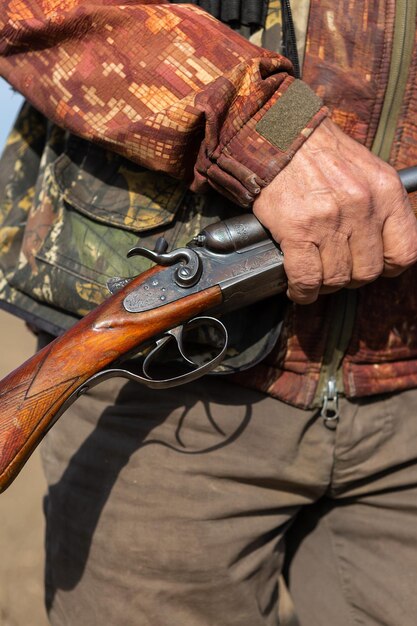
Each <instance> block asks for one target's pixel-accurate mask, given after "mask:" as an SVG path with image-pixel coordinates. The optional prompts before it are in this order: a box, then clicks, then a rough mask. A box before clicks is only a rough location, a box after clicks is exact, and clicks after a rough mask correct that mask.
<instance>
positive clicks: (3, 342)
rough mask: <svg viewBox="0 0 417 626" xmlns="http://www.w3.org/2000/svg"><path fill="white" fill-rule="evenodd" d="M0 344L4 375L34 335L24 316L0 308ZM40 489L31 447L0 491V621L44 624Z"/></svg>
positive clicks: (13, 625)
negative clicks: (21, 466)
mask: <svg viewBox="0 0 417 626" xmlns="http://www.w3.org/2000/svg"><path fill="white" fill-rule="evenodd" d="M0 346H1V347H0V377H1V378H3V376H4V375H5V374H7V373H8V372H10V371H11V370H12V369H14V368H15V367H17V366H18V365H20V364H21V363H22V362H23V361H24V360H25V359H27V358H28V357H29V356H30V355H31V354H32V353H33V351H34V349H35V339H34V337H33V336H32V335H31V333H30V332H29V331H28V330H26V328H25V325H24V323H23V322H21V321H20V320H17V319H16V318H14V317H12V316H11V315H8V314H6V313H4V312H2V311H0ZM0 411H1V404H0ZM44 490H45V481H44V479H43V475H42V469H41V464H40V458H39V455H38V454H37V453H36V452H35V454H34V455H33V456H32V458H31V459H30V460H29V462H28V463H27V465H26V466H25V467H24V469H23V470H22V472H21V474H20V475H19V476H18V478H17V479H16V481H15V482H14V483H13V484H12V485H11V487H9V489H8V490H7V491H6V492H4V493H3V494H1V495H0V555H1V557H0V626H46V625H47V624H48V621H47V619H46V614H45V609H44V606H43V532H44V527H43V516H42V498H43V494H44Z"/></svg>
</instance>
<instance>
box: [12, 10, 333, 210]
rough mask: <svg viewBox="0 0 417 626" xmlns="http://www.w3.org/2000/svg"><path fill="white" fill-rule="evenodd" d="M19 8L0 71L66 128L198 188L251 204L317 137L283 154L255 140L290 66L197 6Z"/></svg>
mask: <svg viewBox="0 0 417 626" xmlns="http://www.w3.org/2000/svg"><path fill="white" fill-rule="evenodd" d="M52 5H54V6H55V8H52ZM11 6H12V5H11V3H10V2H6V3H4V4H3V5H2V7H1V8H0V28H1V43H0V55H1V57H0V74H1V75H3V76H4V77H5V78H6V79H7V80H8V81H9V82H10V83H11V84H12V85H13V86H14V87H15V88H16V89H17V90H18V91H20V92H21V93H23V94H24V95H25V97H26V98H27V99H28V100H30V101H31V102H32V104H34V106H35V107H36V108H38V109H39V110H40V111H41V112H42V113H43V114H45V115H46V116H47V117H48V118H49V119H52V120H53V121H54V122H56V123H57V124H58V125H60V126H63V127H65V128H68V129H69V130H70V131H71V132H74V133H75V134H77V135H79V136H82V137H84V138H87V139H91V140H92V141H95V142H97V143H100V144H102V145H104V146H106V147H108V148H110V149H112V150H114V151H117V152H119V153H121V154H123V155H124V156H126V157H128V158H129V159H131V160H133V161H135V162H137V163H140V164H141V165H143V166H145V167H148V168H151V169H155V170H162V171H164V172H167V173H169V174H171V175H172V176H175V177H177V178H183V179H186V180H188V181H189V182H190V184H191V185H192V187H193V188H194V189H201V188H203V187H204V185H205V184H206V183H207V181H209V182H210V183H211V184H212V185H213V186H214V187H216V188H217V189H218V190H219V191H221V192H222V193H225V194H226V195H229V196H231V197H232V198H234V199H235V200H236V201H237V202H240V203H241V204H242V205H249V204H250V203H251V202H252V201H253V199H254V197H255V196H256V195H257V193H259V190H260V189H261V188H262V187H263V186H265V185H266V184H268V182H270V180H272V178H273V177H274V176H275V175H276V174H277V173H278V172H279V171H280V169H282V167H284V166H285V164H286V163H287V162H288V160H289V159H290V158H291V156H292V154H293V153H294V151H295V150H296V149H297V148H298V147H299V145H301V143H302V141H303V140H304V139H305V136H306V134H308V133H305V132H303V131H305V128H301V129H300V128H298V129H296V131H295V132H294V133H293V136H292V137H290V140H291V141H289V144H288V146H286V148H284V149H279V148H277V146H275V145H274V144H271V143H270V142H269V141H268V139H267V138H266V137H264V136H262V135H260V134H259V133H257V131H256V125H257V123H258V121H259V120H260V119H261V118H262V117H263V115H264V114H265V112H266V111H267V110H268V109H269V108H270V107H271V106H273V105H274V103H275V102H276V101H277V100H279V99H280V97H281V96H282V95H283V93H284V92H285V91H286V89H287V88H288V86H289V85H290V83H291V82H292V79H291V78H289V73H290V72H291V65H290V63H289V61H288V60H286V59H285V58H283V57H281V56H280V55H277V54H275V53H272V52H269V51H266V50H262V49H260V48H258V47H256V46H254V45H252V44H251V43H249V42H247V41H246V40H245V39H243V38H242V37H240V36H239V35H238V34H236V33H234V32H232V31H231V30H230V29H228V28H227V27H225V26H223V25H222V24H220V23H219V22H217V21H216V20H214V19H212V18H211V17H210V16H209V15H208V14H206V13H205V12H203V11H201V10H200V9H198V8H196V7H193V6H190V5H170V4H168V3H164V2H158V3H156V2H149V1H148V2H135V3H134V4H131V5H129V4H127V5H126V4H124V5H121V4H119V3H118V2H116V1H113V2H111V1H107V2H100V3H99V4H95V3H92V2H80V1H76V0H67V2H65V3H56V2H55V3H53V2H50V3H49V6H51V8H50V9H49V10H48V8H44V9H41V8H40V7H39V3H37V2H35V0H22V1H21V2H20V3H19V9H18V10H15V11H13V10H12V9H11V8H10V7H11ZM42 6H46V7H48V3H47V2H46V3H45V2H44V3H43V4H42ZM17 11H19V13H17ZM319 109H320V107H319V106H318V107H317V111H316V112H315V113H314V114H313V115H312V116H310V117H309V118H308V122H307V126H309V127H311V128H314V127H315V126H316V125H317V124H318V123H319V122H320V120H321V119H322V117H323V115H324V113H323V111H320V110H319ZM287 113H288V111H287ZM282 124H283V126H285V119H283V120H282Z"/></svg>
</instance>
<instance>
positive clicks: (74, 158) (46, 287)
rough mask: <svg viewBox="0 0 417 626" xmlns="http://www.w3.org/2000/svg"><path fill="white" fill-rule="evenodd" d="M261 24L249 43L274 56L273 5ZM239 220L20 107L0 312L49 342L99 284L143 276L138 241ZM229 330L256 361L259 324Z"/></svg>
mask: <svg viewBox="0 0 417 626" xmlns="http://www.w3.org/2000/svg"><path fill="white" fill-rule="evenodd" d="M217 5H218V3H217ZM261 17H262V19H266V28H265V29H259V28H254V27H253V24H252V26H251V27H250V33H249V34H250V35H251V37H252V39H254V40H255V41H256V42H257V43H259V44H262V43H264V44H265V42H266V40H268V41H269V45H270V43H271V41H274V43H275V46H276V47H279V46H280V0H271V1H270V2H269V6H268V12H267V14H265V15H263V16H261ZM258 26H259V24H258ZM242 28H243V30H245V29H247V28H248V26H247V25H244V24H243V25H242ZM241 212H242V209H241V208H240V207H238V206H236V205H234V204H232V203H231V202H229V201H227V200H226V199H224V198H223V197H221V196H220V195H218V194H216V193H214V192H213V193H212V194H209V195H207V196H199V195H196V194H192V193H190V192H188V191H187V188H186V187H185V186H184V184H183V183H181V182H179V181H177V180H173V179H172V178H170V177H168V176H166V175H164V174H161V173H159V172H151V171H149V170H146V169H143V168H141V167H139V166H137V165H135V164H133V163H132V162H129V161H128V160H126V159H124V158H122V157H120V156H118V155H115V154H114V153H111V152H109V151H106V150H103V149H102V148H100V147H97V146H95V145H93V144H91V143H89V142H86V141H84V140H82V139H80V138H78V137H76V136H74V135H71V134H69V133H67V132H65V131H63V130H62V129H60V128H58V127H57V126H55V125H53V124H52V123H50V122H49V121H48V120H47V119H45V118H44V117H43V116H42V115H40V114H39V113H38V112H37V111H36V110H35V109H34V108H33V107H31V106H29V105H28V104H25V105H24V106H23V109H22V111H21V113H20V115H19V116H18V119H17V122H16V124H15V127H14V129H13V131H12V133H11V135H10V137H9V139H8V142H7V145H6V149H5V152H4V154H3V157H2V160H1V163H0V241H1V246H0V300H1V303H0V304H1V306H3V308H6V309H9V310H11V311H12V312H14V313H15V314H17V315H19V316H21V317H23V318H25V319H26V320H27V321H28V322H29V323H31V324H32V325H33V326H35V327H37V328H40V329H43V330H45V331H47V332H50V333H51V334H59V333H61V332H62V331H63V330H65V329H67V328H68V327H69V326H71V325H72V324H73V323H74V321H76V320H77V319H78V318H79V317H80V316H82V315H85V314H86V313H88V312H89V311H90V310H91V309H93V308H94V307H95V306H97V305H98V304H99V303H101V302H102V300H103V299H104V298H105V297H106V296H107V295H108V290H107V287H106V283H107V280H108V279H109V278H112V277H114V276H123V277H131V276H135V275H137V274H138V273H140V272H142V271H144V270H145V269H147V268H148V267H149V265H150V263H149V262H148V261H147V260H145V259H143V258H139V257H135V258H134V259H129V260H128V259H127V258H126V253H127V251H128V250H129V249H130V248H131V247H132V246H133V245H135V244H137V243H138V238H139V239H140V244H141V245H144V246H147V247H151V248H152V247H153V246H154V243H155V240H156V239H157V238H158V237H159V236H161V235H164V236H165V238H166V239H167V241H168V243H169V246H170V248H171V249H172V248H174V247H179V246H183V245H185V244H186V243H187V242H188V241H189V240H190V239H191V238H192V237H193V236H194V235H195V234H196V233H197V232H198V231H199V230H201V228H203V227H204V226H205V225H206V224H208V223H211V222H214V221H216V220H218V219H222V218H225V217H228V216H231V215H236V214H239V213H241ZM262 310H263V311H265V307H263V308H262ZM259 315H260V316H261V317H262V315H265V314H264V313H262V311H260V312H259V313H257V317H258V318H259ZM239 318H240V320H241V321H240V323H239ZM268 320H269V317H268ZM267 325H269V326H270V325H271V322H270V320H269V321H268V323H267ZM232 326H233V328H234V329H235V335H236V336H237V337H240V338H241V337H247V338H248V344H249V345H251V346H252V345H254V346H255V348H254V350H255V352H254V351H253V350H252V351H251V355H252V356H253V357H255V358H256V357H257V356H259V355H260V351H261V350H262V349H263V346H264V343H265V341H268V339H266V338H265V337H264V333H261V334H260V336H254V335H253V332H249V329H250V328H251V326H256V327H257V328H258V329H259V324H257V325H252V324H250V323H249V317H248V316H247V315H246V313H245V314H244V313H240V314H239V313H237V314H235V315H234V317H233V324H232ZM241 349H242V346H241V345H239V352H240V351H241Z"/></svg>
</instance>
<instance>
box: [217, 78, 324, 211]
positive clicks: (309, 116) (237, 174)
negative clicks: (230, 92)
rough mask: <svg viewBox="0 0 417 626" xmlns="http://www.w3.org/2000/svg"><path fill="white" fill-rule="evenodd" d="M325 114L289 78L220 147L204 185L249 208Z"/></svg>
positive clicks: (305, 89) (302, 87) (309, 92)
mask: <svg viewBox="0 0 417 626" xmlns="http://www.w3.org/2000/svg"><path fill="white" fill-rule="evenodd" d="M327 116H328V109H327V108H326V107H324V106H323V104H322V102H321V100H320V98H318V97H317V96H316V94H315V93H314V92H313V91H312V90H311V89H310V88H309V87H308V86H307V85H306V84H305V83H303V82H302V81H300V80H297V79H294V78H292V77H291V76H288V77H287V78H286V79H285V80H284V81H283V83H282V85H281V86H280V88H279V90H278V91H276V92H275V93H274V95H273V97H272V98H271V99H270V100H269V101H268V102H267V103H266V104H265V105H264V106H263V107H262V108H261V109H260V110H259V111H258V112H257V113H256V115H254V116H253V117H252V118H251V119H250V120H249V121H248V122H247V123H246V124H245V125H244V126H243V127H242V128H241V129H240V130H239V131H238V132H237V133H236V135H234V137H233V138H232V139H231V141H229V143H228V144H227V145H225V146H224V147H223V149H222V151H221V153H220V155H219V156H218V157H217V158H216V160H215V162H213V163H212V164H211V165H210V166H209V168H208V169H207V172H206V176H207V180H208V182H209V183H210V185H211V186H212V187H214V188H215V189H216V190H217V191H220V192H221V193H223V194H224V195H226V196H228V197H229V198H231V199H232V200H233V201H234V202H236V203H237V204H240V205H241V206H243V207H250V206H251V205H252V203H253V202H254V200H255V199H256V197H257V195H258V194H259V193H260V192H261V190H262V188H263V187H266V185H268V184H269V183H270V182H271V181H272V180H273V179H274V178H275V176H277V174H279V172H280V171H281V170H282V169H284V167H285V166H286V165H287V164H288V163H289V161H290V160H291V159H292V158H293V156H294V154H295V153H296V152H297V150H298V149H299V148H300V147H301V146H302V144H303V143H304V141H305V140H306V139H307V138H308V137H309V136H310V135H311V133H312V132H313V131H314V129H315V128H316V127H317V126H318V125H319V124H320V123H321V122H322V121H323V119H325V118H326V117H327Z"/></svg>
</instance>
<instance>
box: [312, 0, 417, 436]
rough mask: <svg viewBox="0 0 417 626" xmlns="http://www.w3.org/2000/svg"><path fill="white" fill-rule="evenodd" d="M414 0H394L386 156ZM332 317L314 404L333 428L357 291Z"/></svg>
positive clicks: (342, 296) (407, 56)
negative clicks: (331, 325)
mask: <svg viewBox="0 0 417 626" xmlns="http://www.w3.org/2000/svg"><path fill="white" fill-rule="evenodd" d="M416 14H417V0H397V1H396V3H395V25H394V40H393V46H392V55H391V63H390V71H389V76H388V82H387V89H386V92H385V98H384V104H383V107H382V112H381V119H380V122H379V125H378V128H377V132H376V135H375V139H374V142H373V145H372V152H373V153H374V154H376V155H377V156H379V157H380V158H382V159H384V160H388V159H389V155H390V152H391V148H392V144H393V142H394V138H395V130H396V127H397V123H398V118H399V115H400V111H401V105H402V101H403V97H404V92H405V89H406V85H407V77H408V72H409V69H410V63H411V58H412V54H413V46H414V36H415V28H416ZM336 296H337V297H336V305H335V311H334V319H335V320H336V322H335V324H334V325H333V327H332V329H331V332H330V334H329V338H328V342H327V346H326V350H325V355H324V358H323V365H322V368H321V371H320V378H319V383H318V386H317V393H316V397H315V400H314V405H315V406H321V413H320V415H321V416H322V417H323V420H324V423H325V424H326V426H328V427H330V428H334V427H335V426H336V424H337V421H338V419H339V408H338V398H339V396H340V395H343V393H344V386H343V376H342V360H343V356H344V354H345V352H346V350H347V347H348V344H349V340H350V337H351V335H352V330H353V323H354V318H355V312H356V300H357V293H356V291H355V290H348V289H346V290H343V291H341V292H339V293H338V294H336Z"/></svg>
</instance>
